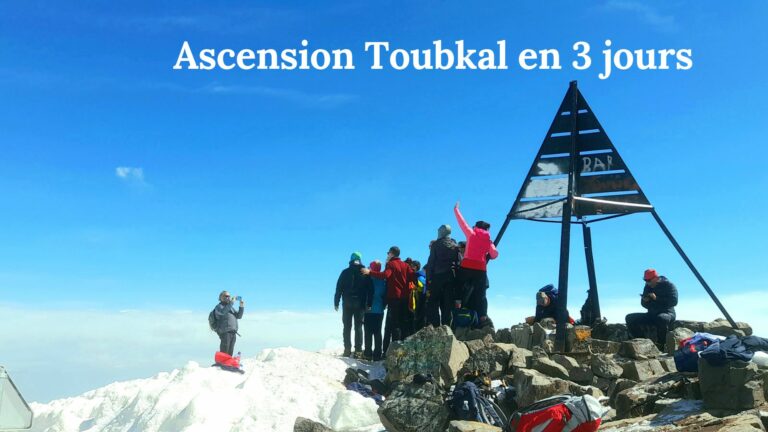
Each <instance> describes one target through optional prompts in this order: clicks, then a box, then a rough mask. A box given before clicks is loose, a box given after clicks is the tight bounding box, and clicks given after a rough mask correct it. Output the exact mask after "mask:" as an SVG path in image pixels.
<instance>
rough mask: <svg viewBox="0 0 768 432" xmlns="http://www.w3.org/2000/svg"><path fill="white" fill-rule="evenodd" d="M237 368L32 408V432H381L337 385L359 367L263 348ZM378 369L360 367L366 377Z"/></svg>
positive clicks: (195, 369)
mask: <svg viewBox="0 0 768 432" xmlns="http://www.w3.org/2000/svg"><path fill="white" fill-rule="evenodd" d="M242 364H243V369H244V370H245V371H246V373H245V374H242V375H241V374H237V373H232V372H227V371H223V370H221V369H218V368H215V367H204V366H200V365H199V364H198V363H195V362H188V363H187V364H186V365H185V366H184V367H182V368H180V369H175V370H173V371H171V372H162V373H159V374H157V375H155V376H154V377H152V378H147V379H140V380H132V381H124V382H116V383H113V384H110V385H108V386H105V387H102V388H99V389H96V390H92V391H89V392H86V393H84V394H82V395H80V396H76V397H72V398H67V399H59V400H54V401H52V402H50V403H48V404H39V403H32V404H31V407H32V410H33V412H34V413H35V418H34V421H33V427H32V431H36V432H43V431H45V432H70V431H71V432H133V431H144V432H153V431H157V432H182V431H184V432H197V431H212V430H221V431H223V430H228V431H232V432H240V431H292V430H293V423H294V421H295V419H296V417H297V416H302V417H306V418H310V419H313V420H316V421H319V422H321V423H323V424H325V425H327V426H329V427H331V428H333V429H334V430H338V431H359V432H373V431H381V430H382V429H383V426H382V425H381V423H380V422H379V416H378V414H377V408H378V406H377V405H376V403H375V402H374V401H373V400H372V399H368V398H365V397H363V396H361V395H359V394H358V393H355V392H351V391H347V390H346V389H345V388H344V386H343V384H342V381H343V379H344V375H345V371H346V369H347V368H348V367H349V366H354V367H360V366H363V364H358V363H357V362H355V361H354V360H349V359H340V358H337V357H334V356H333V355H331V354H321V353H311V352H307V351H302V350H298V349H294V348H276V349H267V350H264V351H262V352H261V353H259V354H258V355H257V356H256V357H254V358H250V359H248V358H246V359H243V361H242ZM381 369H382V368H381V367H380V366H378V367H370V366H368V367H367V370H369V371H370V373H371V374H372V375H381V373H382V372H381Z"/></svg>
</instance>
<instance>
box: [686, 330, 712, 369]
mask: <svg viewBox="0 0 768 432" xmlns="http://www.w3.org/2000/svg"><path fill="white" fill-rule="evenodd" d="M719 342H720V340H719V339H718V338H716V337H714V336H713V335H710V334H708V333H695V334H694V335H693V336H692V337H689V338H688V339H683V340H681V341H680V345H679V347H678V349H677V351H675V367H676V368H677V370H678V372H698V371H699V353H700V352H702V351H704V350H705V349H707V348H709V347H710V346H712V345H713V344H717V343H719Z"/></svg>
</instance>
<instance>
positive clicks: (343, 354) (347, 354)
mask: <svg viewBox="0 0 768 432" xmlns="http://www.w3.org/2000/svg"><path fill="white" fill-rule="evenodd" d="M351 354H352V352H351V351H350V350H344V353H342V354H341V356H342V357H350V355H351Z"/></svg>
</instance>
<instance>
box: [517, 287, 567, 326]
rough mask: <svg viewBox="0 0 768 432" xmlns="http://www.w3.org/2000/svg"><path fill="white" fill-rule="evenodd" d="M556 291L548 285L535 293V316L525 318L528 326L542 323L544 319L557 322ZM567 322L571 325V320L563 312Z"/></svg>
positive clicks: (557, 303)
mask: <svg viewBox="0 0 768 432" xmlns="http://www.w3.org/2000/svg"><path fill="white" fill-rule="evenodd" d="M558 293H559V292H558V290H557V288H555V286H554V285H552V284H548V285H545V286H543V287H542V288H540V289H539V290H538V291H537V292H536V315H535V316H532V317H528V318H526V320H525V321H526V322H527V323H528V324H533V323H537V322H542V321H543V320H545V319H552V320H553V321H555V322H557V308H558V305H559V302H558ZM565 315H566V316H567V317H568V322H569V323H571V324H573V323H574V321H573V318H571V316H570V314H568V310H566V311H565Z"/></svg>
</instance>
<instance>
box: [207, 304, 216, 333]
mask: <svg viewBox="0 0 768 432" xmlns="http://www.w3.org/2000/svg"><path fill="white" fill-rule="evenodd" d="M214 312H216V309H214V310H212V311H211V313H209V314H208V327H210V328H211V331H214V332H217V333H218V331H217V330H216V329H217V327H218V326H217V325H216V324H217V322H216V314H215V313H214Z"/></svg>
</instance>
